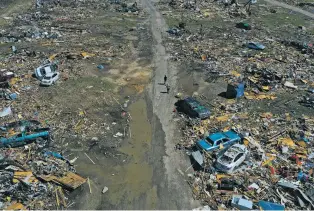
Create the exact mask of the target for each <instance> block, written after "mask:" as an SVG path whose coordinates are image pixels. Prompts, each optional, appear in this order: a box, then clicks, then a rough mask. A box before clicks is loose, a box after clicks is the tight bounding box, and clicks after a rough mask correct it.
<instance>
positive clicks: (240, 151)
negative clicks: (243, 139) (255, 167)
mask: <svg viewBox="0 0 314 211" xmlns="http://www.w3.org/2000/svg"><path fill="white" fill-rule="evenodd" d="M248 155H249V151H248V150H247V148H246V146H245V145H241V144H235V145H233V146H231V147H230V148H229V149H228V150H226V151H225V152H224V153H223V154H222V155H220V156H218V158H217V161H216V163H215V167H216V168H217V169H218V170H219V171H222V172H225V173H232V172H233V171H234V170H235V169H236V168H237V167H239V166H240V165H241V163H243V161H245V159H246V158H247V157H248Z"/></svg>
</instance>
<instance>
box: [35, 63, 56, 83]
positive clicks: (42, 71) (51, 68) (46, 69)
mask: <svg viewBox="0 0 314 211" xmlns="http://www.w3.org/2000/svg"><path fill="white" fill-rule="evenodd" d="M57 70H58V66H57V65H56V64H54V63H49V64H46V65H43V66H40V67H38V68H36V70H35V75H36V78H38V79H39V80H42V79H43V78H44V76H45V75H47V74H50V73H55V72H57Z"/></svg>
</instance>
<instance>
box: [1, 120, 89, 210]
mask: <svg viewBox="0 0 314 211" xmlns="http://www.w3.org/2000/svg"><path fill="white" fill-rule="evenodd" d="M0 147H1V148H0V163H1V173H0V179H1V192H0V198H1V204H0V207H1V208H6V209H8V210H15V209H32V210H33V209H55V208H61V207H63V208H67V207H69V206H70V205H71V203H70V202H69V201H68V198H67V197H66V195H67V194H68V193H69V191H71V190H74V189H76V188H78V187H79V186H81V185H82V184H84V183H85V182H86V179H85V178H82V177H81V176H79V175H77V174H76V173H75V168H74V166H73V163H74V162H75V160H76V158H75V159H73V160H67V159H66V158H65V157H64V156H62V155H61V154H60V153H58V152H55V151H52V150H53V148H54V147H53V140H52V139H51V134H50V131H49V128H43V127H42V126H41V124H40V123H39V122H37V121H19V122H14V123H10V124H7V125H5V126H2V127H1V139H0ZM7 147H14V148H7Z"/></svg>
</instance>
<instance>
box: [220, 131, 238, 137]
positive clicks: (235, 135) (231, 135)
mask: <svg viewBox="0 0 314 211" xmlns="http://www.w3.org/2000/svg"><path fill="white" fill-rule="evenodd" d="M224 135H225V136H227V137H228V138H230V139H236V138H240V136H239V135H238V134H237V133H236V132H234V131H232V130H228V131H226V132H224Z"/></svg>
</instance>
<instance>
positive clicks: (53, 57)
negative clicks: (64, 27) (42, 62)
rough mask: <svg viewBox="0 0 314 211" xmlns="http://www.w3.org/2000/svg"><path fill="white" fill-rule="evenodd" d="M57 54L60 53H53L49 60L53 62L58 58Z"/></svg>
mask: <svg viewBox="0 0 314 211" xmlns="http://www.w3.org/2000/svg"><path fill="white" fill-rule="evenodd" d="M57 55H58V54H57V53H55V54H53V55H51V56H50V57H49V61H50V62H52V61H53V60H54V59H55V58H56V56H57Z"/></svg>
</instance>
